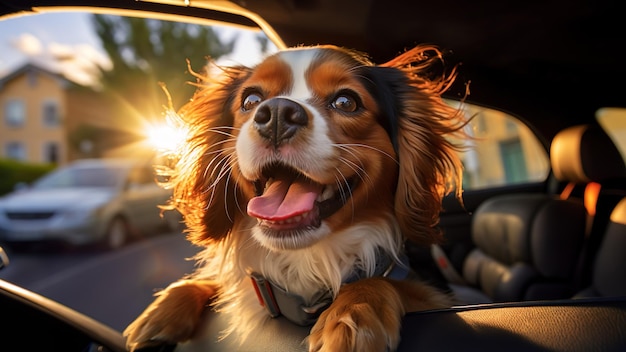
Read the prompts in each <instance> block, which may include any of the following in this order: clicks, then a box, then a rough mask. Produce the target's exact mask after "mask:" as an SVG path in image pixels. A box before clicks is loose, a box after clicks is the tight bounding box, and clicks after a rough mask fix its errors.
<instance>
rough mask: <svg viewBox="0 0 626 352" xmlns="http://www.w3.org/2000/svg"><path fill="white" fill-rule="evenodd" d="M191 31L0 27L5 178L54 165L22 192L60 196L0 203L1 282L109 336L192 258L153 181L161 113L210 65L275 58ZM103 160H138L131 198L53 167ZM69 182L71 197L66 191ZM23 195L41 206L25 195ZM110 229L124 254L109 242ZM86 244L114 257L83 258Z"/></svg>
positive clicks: (131, 24) (233, 35) (106, 180)
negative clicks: (83, 318)
mask: <svg viewBox="0 0 626 352" xmlns="http://www.w3.org/2000/svg"><path fill="white" fill-rule="evenodd" d="M192 22H193V23H184V22H179V23H176V22H170V21H157V20H148V19H143V18H136V17H121V16H110V15H101V16H96V15H94V14H90V13H82V12H67V13H64V12H51V13H43V14H38V15H28V16H19V17H14V18H10V19H6V20H3V21H0V160H2V159H9V160H8V161H10V162H7V164H10V165H14V164H20V165H21V166H22V167H21V168H17V167H15V172H13V170H11V172H12V174H15V175H21V176H20V177H22V179H20V178H19V177H18V176H16V177H15V178H16V180H15V181H16V182H20V181H21V182H24V183H26V182H30V181H32V180H34V179H37V178H38V177H35V176H33V175H31V174H32V173H35V171H32V172H31V171H30V169H31V168H33V167H31V166H38V165H46V166H48V165H50V163H53V164H54V166H55V167H56V170H57V171H56V172H53V173H51V174H49V175H48V176H47V177H44V178H41V179H40V181H38V182H36V183H35V184H33V185H32V187H36V188H46V189H51V188H55V189H56V188H58V187H62V189H61V191H59V192H28V191H27V190H26V188H24V189H20V190H19V191H18V192H15V193H14V195H19V196H20V197H14V196H9V197H6V199H7V201H6V202H4V203H3V200H4V199H0V242H1V243H2V245H3V246H4V248H5V249H7V251H8V254H9V257H10V260H11V265H9V266H7V268H5V269H4V270H2V271H1V272H0V278H1V279H4V280H7V281H11V282H13V283H16V284H18V285H20V286H23V287H25V288H27V289H31V290H33V291H35V292H37V293H40V294H43V295H44V296H46V297H49V298H52V299H53V300H56V301H58V302H61V303H62V304H65V305H67V306H69V307H70V308H73V309H76V310H78V311H79V312H82V313H85V314H87V315H89V316H91V317H93V318H95V319H96V320H98V321H100V322H103V323H105V324H107V325H109V326H111V327H113V328H114V329H116V330H120V331H121V330H123V329H124V328H125V327H126V325H128V323H129V322H130V321H131V320H132V319H134V318H135V317H136V316H137V315H138V314H139V313H140V312H141V310H143V309H144V308H145V307H146V306H147V305H148V303H149V302H150V301H151V300H152V298H153V297H152V292H153V290H154V289H156V288H159V287H165V286H166V285H168V284H169V283H171V282H173V281H175V280H177V279H179V278H180V277H181V276H182V275H184V274H186V273H190V272H191V271H192V270H193V265H194V264H193V262H192V261H189V260H187V258H190V257H193V256H194V255H195V254H196V253H197V251H198V250H199V249H198V248H197V247H194V246H192V245H190V243H189V242H188V241H187V240H186V238H185V236H184V235H182V233H181V231H182V230H183V227H182V226H181V217H180V215H179V214H178V213H177V212H175V211H171V210H163V209H162V207H163V206H164V205H166V204H167V202H168V199H169V197H170V194H171V190H167V189H164V188H161V187H159V186H158V185H157V184H156V182H155V175H154V172H153V171H154V170H153V169H152V164H153V163H152V162H151V160H153V159H152V158H154V150H155V149H157V150H162V149H168V148H172V146H175V145H176V143H177V140H179V139H180V136H179V135H176V133H172V130H171V129H168V128H163V127H164V124H165V123H166V117H167V114H165V112H166V110H167V109H168V108H171V109H172V110H178V109H179V108H180V107H181V106H182V105H183V104H184V103H185V102H186V101H187V100H188V99H189V98H190V97H191V95H192V94H193V92H194V90H195V88H196V87H195V86H194V84H195V81H196V76H195V74H201V73H202V72H203V71H205V70H207V71H210V70H215V69H217V68H216V65H237V64H243V65H250V66H252V65H254V64H256V63H257V62H258V61H259V60H260V59H261V58H262V57H263V56H265V55H267V54H269V53H271V52H273V51H276V50H277V49H276V46H275V45H274V44H272V42H271V41H269V40H268V38H267V37H266V36H265V35H264V34H262V32H260V31H259V30H258V29H255V28H250V27H247V26H243V25H242V26H237V27H228V26H221V25H216V23H215V22H206V23H203V22H200V20H195V21H192ZM67 28H71V30H68V29H67ZM107 49H108V51H107ZM187 59H189V66H188V63H187ZM209 62H212V64H211V65H209ZM165 125H166V124H165ZM109 158H131V159H133V160H136V159H140V160H142V161H144V163H141V165H142V166H143V165H147V166H146V167H140V168H137V169H134V172H133V173H132V175H130V176H131V178H132V181H133V182H134V185H139V187H137V188H136V189H135V188H134V189H135V190H139V191H140V192H137V193H140V194H139V195H141V197H139V196H134V197H131V198H130V199H126V200H125V201H126V202H127V203H125V204H120V202H119V199H118V198H117V197H116V198H113V197H112V192H106V189H104V188H101V189H99V190H98V192H96V190H95V189H93V188H86V187H85V186H113V185H120V184H118V183H117V180H120V177H124V176H126V175H127V169H125V170H124V171H123V172H117V171H114V170H103V169H99V168H98V169H95V168H87V167H82V168H77V169H64V166H67V165H73V164H74V163H75V162H77V161H79V160H82V159H109ZM27 166H28V167H29V168H27ZM49 170H50V168H45V169H44V168H42V171H41V172H40V171H38V169H37V173H41V175H43V173H44V171H45V172H47V171H49ZM26 171H28V176H31V177H29V178H28V179H27V178H26ZM41 175H39V177H40V176H41ZM3 181H6V179H5V178H3V177H2V176H0V198H4V197H2V196H4V195H6V194H9V193H10V192H11V191H12V190H13V189H15V185H14V184H10V185H3ZM161 181H162V180H161ZM11 182H13V180H11ZM120 182H124V180H120ZM2 186H4V187H2ZM72 186H78V187H79V188H78V189H74V190H73V191H72V192H70V190H69V187H72ZM32 187H31V188H32ZM66 190H67V192H65V191H66ZM83 191H85V192H83ZM143 191H145V192H143ZM36 193H39V194H41V193H46V194H48V193H50V194H51V197H48V198H49V199H45V200H42V199H40V198H37V199H35V200H33V197H40V195H38V194H36ZM134 195H137V194H134ZM18 198H19V199H18ZM4 207H7V208H8V207H11V209H5V208H4ZM9 210H10V211H9ZM5 214H9V215H6V216H5ZM8 224H10V225H11V226H10V227H8ZM7 228H10V229H11V234H12V236H15V237H11V238H9V237H8V235H7V234H6V230H7ZM131 229H132V231H130V230H131ZM120 233H121V234H122V237H124V236H126V237H128V238H129V240H128V242H129V243H128V245H124V246H123V247H119V245H118V244H116V243H118V242H119V241H118V240H117V239H116V238H119V236H120ZM57 242H59V243H60V244H61V246H56V245H57V244H59V243H57ZM135 245H136V246H135ZM66 246H67V250H65V249H66ZM94 247H95V248H107V249H110V248H114V249H116V252H114V253H109V252H108V251H90V250H89V249H92V248H94ZM58 248H61V249H63V250H57V249H58ZM39 250H41V251H45V252H50V253H49V255H42V254H41V253H40V251H39ZM137 251H140V252H141V254H137ZM144 253H146V254H145V255H144ZM112 257H116V258H124V259H122V260H117V259H116V260H111V258H112ZM35 268H36V270H35ZM83 270H84V271H83ZM95 272H97V274H94V273H95ZM87 273H90V274H87ZM127 279H128V280H130V281H132V283H130V284H128V285H127V284H124V285H123V286H124V289H123V292H122V291H119V289H118V288H115V293H114V294H111V292H112V291H111V290H110V288H111V287H119V285H118V284H119V282H120V280H123V281H125V280H127ZM111 283H114V284H113V285H111ZM75 292H79V293H80V295H79V296H80V297H78V296H76V295H75V294H73V293H75ZM122 296H123V297H124V298H123V299H122V301H119V300H118V298H121V297H122Z"/></svg>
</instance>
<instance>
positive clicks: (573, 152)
mask: <svg viewBox="0 0 626 352" xmlns="http://www.w3.org/2000/svg"><path fill="white" fill-rule="evenodd" d="M550 162H551V164H552V170H553V171H554V175H555V177H556V178H557V179H558V180H559V181H566V182H575V183H588V182H599V183H602V182H603V181H607V180H613V179H618V178H626V165H625V164H624V159H623V158H622V156H621V154H620V152H619V150H618V149H617V147H616V146H615V144H614V143H613V141H612V140H611V138H610V137H609V136H608V135H607V134H606V132H604V130H602V128H600V127H599V126H591V125H579V126H574V127H569V128H566V129H564V130H563V131H561V132H559V133H557V135H556V136H555V137H554V139H553V141H552V145H551V146H550Z"/></svg>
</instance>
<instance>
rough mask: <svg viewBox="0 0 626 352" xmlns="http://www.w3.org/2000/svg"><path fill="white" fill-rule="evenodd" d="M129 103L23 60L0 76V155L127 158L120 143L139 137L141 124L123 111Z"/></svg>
mask: <svg viewBox="0 0 626 352" xmlns="http://www.w3.org/2000/svg"><path fill="white" fill-rule="evenodd" d="M127 105H128V103H125V102H124V101H121V100H120V98H119V97H115V96H111V95H108V94H105V93H103V92H100V91H97V90H94V89H93V88H90V87H85V86H81V85H79V84H76V83H74V82H72V81H71V80H70V79H68V78H67V77H65V76H63V75H62V74H60V73H56V72H53V71H52V70H50V69H47V68H45V67H43V66H41V65H37V64H34V63H27V64H25V65H23V66H21V67H19V68H17V69H16V70H14V71H12V72H10V73H9V74H8V75H6V76H4V77H3V78H0V158H5V159H14V160H19V161H24V162H28V163H53V164H57V165H63V164H66V163H67V162H69V161H72V160H75V159H81V158H87V157H106V156H128V155H126V154H125V153H127V152H128V148H127V149H124V148H121V146H127V145H132V144H133V143H134V142H136V141H137V140H138V139H139V138H140V135H139V133H138V130H139V129H140V125H139V124H138V122H137V121H136V120H137V119H136V118H132V116H130V115H131V114H129V113H127V112H126V111H127V110H128V107H127ZM120 126H123V127H124V128H120ZM134 149H135V150H136V149H137V148H134Z"/></svg>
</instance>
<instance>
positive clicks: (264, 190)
mask: <svg viewBox="0 0 626 352" xmlns="http://www.w3.org/2000/svg"><path fill="white" fill-rule="evenodd" d="M262 174H263V178H262V179H259V180H256V181H255V182H254V185H255V189H256V193H257V196H256V197H254V198H252V199H251V200H250V202H249V203H248V215H250V216H253V217H255V218H257V219H259V224H260V225H262V226H265V227H268V228H270V229H272V230H277V231H288V230H297V229H306V228H317V227H319V226H320V224H321V221H322V219H325V218H327V217H329V216H331V215H332V214H334V213H335V212H336V211H337V210H339V209H340V208H341V207H342V206H343V205H344V204H345V203H346V201H347V200H348V199H349V198H350V197H351V195H352V191H353V190H354V187H355V186H356V184H357V180H358V178H357V177H354V178H351V179H347V180H346V181H345V182H344V184H342V185H322V184H319V183H317V182H314V181H312V180H311V179H309V178H307V177H306V176H304V175H303V174H301V173H300V172H298V171H297V170H295V169H293V168H291V167H289V166H285V165H280V164H273V165H271V166H268V167H266V168H265V169H264V170H263V173H262ZM340 186H341V187H340Z"/></svg>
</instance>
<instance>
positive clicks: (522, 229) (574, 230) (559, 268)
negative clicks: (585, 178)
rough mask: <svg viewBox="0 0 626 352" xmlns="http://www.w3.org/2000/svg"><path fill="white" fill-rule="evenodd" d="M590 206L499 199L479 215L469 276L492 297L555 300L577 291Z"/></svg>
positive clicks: (535, 198)
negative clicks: (577, 272) (576, 277)
mask: <svg viewBox="0 0 626 352" xmlns="http://www.w3.org/2000/svg"><path fill="white" fill-rule="evenodd" d="M584 228H585V209H584V206H583V204H582V202H580V201H579V200H562V199H558V198H555V197H550V196H547V195H543V194H523V195H510V196H509V195H507V196H500V197H494V198H491V199H489V200H487V201H485V202H484V203H483V204H481V205H480V206H479V208H478V209H477V210H476V212H475V214H474V220H473V225H472V238H473V240H474V243H475V244H476V249H474V250H473V251H472V252H471V253H470V254H469V256H468V257H467V258H466V260H465V264H464V268H463V276H464V278H465V279H466V280H467V281H468V282H469V283H470V284H472V285H473V286H475V287H476V288H479V289H480V290H482V291H483V292H484V293H486V294H487V295H488V296H489V297H490V298H491V299H492V300H493V301H496V302H505V301H518V300H535V299H554V298H564V297H568V296H571V295H572V294H573V293H574V287H573V284H572V278H573V274H574V270H575V267H576V263H577V261H578V255H579V253H580V250H581V248H582V244H583V240H584Z"/></svg>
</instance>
